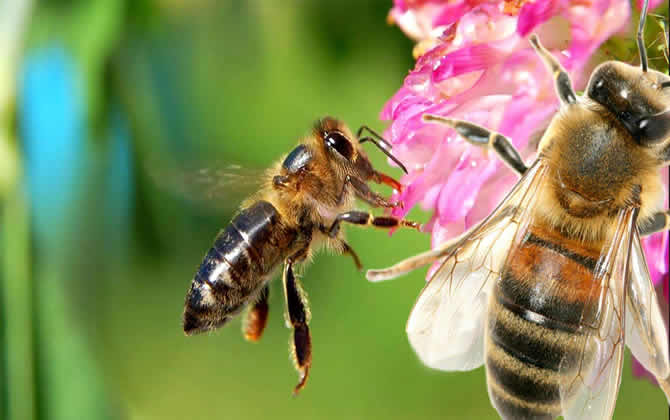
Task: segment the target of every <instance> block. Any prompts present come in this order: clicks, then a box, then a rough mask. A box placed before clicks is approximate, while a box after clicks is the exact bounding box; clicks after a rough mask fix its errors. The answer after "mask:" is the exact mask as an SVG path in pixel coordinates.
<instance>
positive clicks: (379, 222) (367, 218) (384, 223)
mask: <svg viewBox="0 0 670 420" xmlns="http://www.w3.org/2000/svg"><path fill="white" fill-rule="evenodd" d="M342 222H347V223H353V224H355V225H364V226H370V225H372V226H375V227H378V228H383V229H392V228H396V227H410V228H414V229H416V230H421V225H420V224H418V223H416V222H412V221H410V220H405V219H397V218H395V217H386V216H384V217H375V216H373V215H371V214H370V213H366V212H364V211H348V212H346V213H341V214H338V215H337V217H336V218H335V221H334V222H333V224H332V226H331V227H330V229H329V230H328V236H330V237H331V238H335V237H336V236H337V234H338V233H339V231H340V223H342Z"/></svg>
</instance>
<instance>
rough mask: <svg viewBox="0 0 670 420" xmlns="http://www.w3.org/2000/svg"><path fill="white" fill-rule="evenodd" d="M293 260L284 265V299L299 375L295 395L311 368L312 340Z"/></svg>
mask: <svg viewBox="0 0 670 420" xmlns="http://www.w3.org/2000/svg"><path fill="white" fill-rule="evenodd" d="M293 262H294V258H293V257H291V258H288V259H287V260H286V262H285V264H284V275H283V279H284V297H285V298H286V312H287V321H288V323H290V325H291V327H292V328H293V334H292V336H291V344H290V346H291V356H292V358H293V361H294V363H295V367H296V369H297V370H298V372H299V374H300V381H299V382H298V385H296V387H295V388H294V390H293V395H297V394H298V393H299V392H300V390H302V389H303V388H304V387H305V384H306V383H307V378H308V376H309V369H310V367H311V366H312V338H311V336H310V333H309V326H308V325H307V324H308V323H309V318H310V312H309V308H308V306H307V299H306V297H305V293H304V292H303V290H302V287H301V285H300V283H299V281H298V280H297V279H296V278H295V275H294V274H293Z"/></svg>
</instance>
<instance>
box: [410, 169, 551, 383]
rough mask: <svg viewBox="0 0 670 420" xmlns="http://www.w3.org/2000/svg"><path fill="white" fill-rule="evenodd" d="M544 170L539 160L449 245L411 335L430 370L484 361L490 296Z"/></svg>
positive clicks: (417, 312) (423, 298) (472, 366)
mask: <svg viewBox="0 0 670 420" xmlns="http://www.w3.org/2000/svg"><path fill="white" fill-rule="evenodd" d="M545 172H546V164H545V163H544V162H543V161H542V160H537V161H536V163H535V164H534V165H533V166H532V167H531V168H530V169H529V170H528V171H527V173H526V174H525V175H524V177H523V178H521V180H519V182H518V183H517V184H516V186H515V187H514V188H513V189H512V191H511V192H510V193H509V194H508V195H507V197H506V198H505V199H504V200H503V201H502V202H501V203H500V204H499V205H498V207H497V208H496V210H494V211H493V213H491V215H490V216H489V217H487V218H486V219H485V220H484V221H483V222H482V223H480V224H479V225H477V226H476V227H474V228H473V229H472V231H471V232H470V233H469V234H466V235H464V236H463V237H462V239H460V240H459V241H458V242H456V243H455V244H454V245H453V246H450V247H449V251H448V252H449V253H448V254H447V255H446V256H445V257H444V259H443V261H442V263H441V266H440V267H439V268H438V269H437V270H436V271H435V273H434V274H433V276H432V277H431V278H430V279H429V281H428V283H427V284H426V286H425V287H424V289H423V291H422V292H421V295H420V296H419V298H418V299H417V302H416V304H415V305H414V309H413V310H412V313H411V315H410V317H409V320H408V321H407V336H408V337H409V341H410V343H411V345H412V347H413V348H414V350H415V351H416V353H417V355H418V356H419V358H420V359H421V361H422V362H423V363H424V364H426V365H427V366H430V367H432V368H435V369H441V370H471V369H475V368H477V367H479V366H481V365H482V363H483V362H484V322H485V320H486V309H487V306H488V296H490V294H491V289H492V286H493V284H494V283H495V281H496V280H497V279H498V277H499V268H500V266H501V264H502V263H503V262H504V261H505V259H506V257H507V254H508V252H509V249H510V247H511V244H512V243H513V241H514V240H515V237H517V233H518V231H519V230H520V229H521V230H522V231H523V230H525V223H527V219H528V217H527V215H526V213H527V212H528V209H530V208H532V207H533V205H534V200H535V199H536V197H537V194H536V192H537V189H538V187H539V185H540V184H541V183H542V179H543V175H544V173H545Z"/></svg>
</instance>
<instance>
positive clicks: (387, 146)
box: [356, 125, 408, 174]
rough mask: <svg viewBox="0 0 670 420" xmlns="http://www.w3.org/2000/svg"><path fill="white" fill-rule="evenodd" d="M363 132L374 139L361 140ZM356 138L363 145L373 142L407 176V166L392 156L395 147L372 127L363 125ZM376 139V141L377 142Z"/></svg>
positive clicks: (365, 138)
mask: <svg viewBox="0 0 670 420" xmlns="http://www.w3.org/2000/svg"><path fill="white" fill-rule="evenodd" d="M363 130H366V131H367V132H368V133H370V135H372V137H363V138H361V134H363ZM356 137H358V142H359V143H361V144H363V143H365V142H366V141H369V142H371V143H372V144H374V145H375V146H377V148H378V149H379V150H381V151H382V152H384V154H385V155H386V156H388V157H389V158H391V160H392V161H394V162H395V163H396V165H398V166H399V167H400V169H402V171H403V172H404V173H405V174H407V173H408V172H407V168H405V165H403V164H402V162H400V161H399V160H398V158H396V157H395V156H393V155H392V154H391V148H392V147H393V146H391V143H389V142H388V141H387V140H386V139H385V138H384V137H382V136H381V135H380V134H379V133H377V132H376V131H374V130H373V129H371V128H370V127H368V126H367V125H362V126H361V128H359V129H358V131H357V132H356ZM373 137H374V138H373ZM375 139H376V140H375ZM377 140H378V141H379V142H377Z"/></svg>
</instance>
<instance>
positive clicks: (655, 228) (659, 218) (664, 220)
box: [640, 210, 670, 236]
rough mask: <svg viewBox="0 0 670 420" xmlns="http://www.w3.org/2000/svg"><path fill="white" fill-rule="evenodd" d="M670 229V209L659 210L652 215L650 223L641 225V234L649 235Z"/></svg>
mask: <svg viewBox="0 0 670 420" xmlns="http://www.w3.org/2000/svg"><path fill="white" fill-rule="evenodd" d="M668 229H670V210H666V211H659V212H658V213H656V214H654V215H653V216H652V217H651V221H650V222H649V223H647V224H645V225H642V226H641V227H640V236H649V235H652V234H654V233H656V232H661V231H664V230H668Z"/></svg>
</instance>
